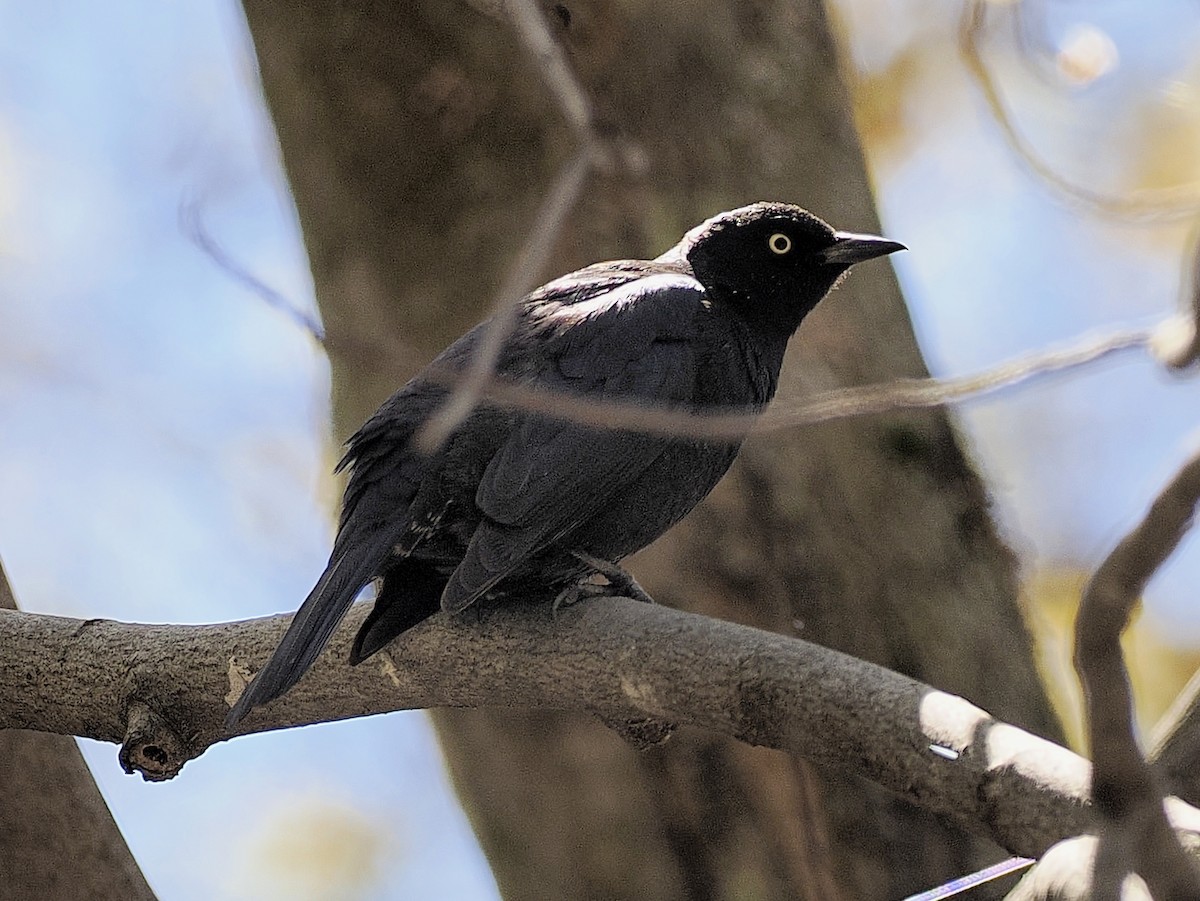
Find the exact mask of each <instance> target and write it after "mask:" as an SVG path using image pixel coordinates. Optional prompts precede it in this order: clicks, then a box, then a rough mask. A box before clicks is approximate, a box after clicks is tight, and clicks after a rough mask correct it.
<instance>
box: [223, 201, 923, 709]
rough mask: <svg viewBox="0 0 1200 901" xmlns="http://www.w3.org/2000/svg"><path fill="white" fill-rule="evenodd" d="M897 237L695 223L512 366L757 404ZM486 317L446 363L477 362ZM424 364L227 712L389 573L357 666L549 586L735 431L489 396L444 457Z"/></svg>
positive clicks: (667, 396) (715, 470)
mask: <svg viewBox="0 0 1200 901" xmlns="http://www.w3.org/2000/svg"><path fill="white" fill-rule="evenodd" d="M899 248H900V245H898V244H894V243H892V242H886V241H883V239H879V238H871V237H869V236H854V235H843V234H841V233H835V232H834V231H833V230H832V229H831V228H830V227H829V226H828V225H826V224H825V223H823V222H821V220H819V219H817V218H816V217H815V216H812V215H811V214H810V213H807V212H805V211H804V210H801V209H799V208H798V207H793V206H788V205H786V204H755V205H754V206H751V207H745V208H742V209H740V210H734V211H732V212H730V213H725V214H722V215H721V216H717V217H715V218H713V219H711V220H709V221H708V222H705V223H703V224H702V225H700V226H698V227H697V228H695V229H693V230H692V231H691V232H689V233H688V234H687V235H685V236H684V238H683V239H682V240H681V241H680V242H679V244H677V245H676V246H675V247H673V248H672V249H671V250H670V251H668V252H667V253H666V254H664V255H663V256H661V257H659V258H658V259H657V260H653V261H628V260H627V261H618V262H613V263H602V264H597V265H595V266H589V267H587V268H585V269H581V270H579V271H578V272H574V273H571V274H569V275H566V276H563V277H562V278H559V279H556V280H555V281H552V282H550V283H549V284H547V285H545V286H544V287H542V288H539V289H538V290H537V291H534V292H533V293H531V294H530V295H529V296H528V297H526V298H525V299H524V300H523V301H522V302H521V304H520V305H519V307H518V310H517V317H518V321H517V323H516V327H515V329H514V330H513V332H512V336H511V338H510V339H509V340H508V342H507V344H506V346H505V348H504V350H503V352H502V354H501V358H500V361H499V364H498V366H497V369H498V372H499V373H500V374H501V375H502V376H504V377H506V378H508V379H514V380H517V381H520V382H524V383H527V384H531V385H535V386H536V387H538V388H539V389H545V390H552V391H556V392H561V393H563V394H566V395H572V396H574V397H576V398H578V399H579V400H580V401H584V402H586V401H587V400H588V399H592V398H604V399H605V400H610V401H611V400H619V401H625V402H630V403H642V404H646V405H653V406H658V407H668V408H670V407H677V408H687V409H694V410H701V411H703V410H716V409H720V410H729V409H739V410H745V411H751V410H758V409H761V408H762V407H763V406H764V405H765V404H766V403H767V402H768V401H769V400H770V399H771V397H772V395H773V394H774V393H775V387H776V384H777V382H778V378H779V368H780V365H781V362H782V360H783V353H784V350H785V348H786V344H787V340H788V338H789V337H790V336H791V334H792V332H793V331H794V330H795V329H796V327H797V326H798V325H799V324H800V321H801V320H802V319H803V318H804V316H805V315H806V314H807V313H808V312H809V310H811V309H812V308H813V307H814V306H815V305H816V304H817V303H818V302H819V301H820V300H821V298H822V297H823V296H824V295H825V294H826V293H827V292H828V291H829V289H830V288H831V287H832V286H833V285H834V283H835V282H836V281H837V279H838V278H839V277H840V276H841V275H842V273H843V272H844V271H845V270H846V269H847V268H848V267H849V266H850V265H851V264H852V263H855V262H858V261H860V260H863V259H868V258H870V257H872V256H878V255H881V254H884V253H890V252H891V251H893V250H896V249H899ZM482 329H483V326H482V325H481V326H477V327H476V328H475V329H473V330H472V331H470V332H468V333H467V334H466V335H464V336H463V337H462V338H460V339H459V340H458V341H456V342H455V343H454V344H452V345H451V346H450V347H448V348H447V349H446V350H445V351H443V353H442V354H441V355H440V356H439V357H438V358H437V360H435V361H434V363H433V364H431V365H432V367H436V370H437V371H439V372H441V373H443V374H444V373H445V372H446V371H447V370H453V369H455V368H462V367H464V366H465V365H466V364H467V362H468V361H469V360H470V359H471V356H472V354H473V353H474V351H475V348H476V347H477V346H478V343H479V340H480V336H481V334H482ZM447 391H448V389H447V386H446V381H445V379H444V378H434V377H432V376H431V375H430V374H428V372H427V373H423V374H421V375H419V376H417V378H415V379H414V380H413V381H411V382H410V383H409V384H407V385H405V386H404V387H403V388H402V389H400V391H398V392H397V393H396V394H395V395H393V396H392V397H391V398H390V399H389V400H388V401H387V402H386V403H385V404H384V405H383V406H382V407H380V409H379V411H378V412H376V413H375V415H374V416H372V417H371V418H370V419H369V420H368V421H367V422H366V423H365V424H364V425H363V427H362V428H361V429H359V431H358V432H357V433H355V435H354V436H353V437H352V438H351V439H350V441H349V448H348V450H347V453H346V456H345V458H344V459H343V460H342V462H341V464H339V467H338V468H339V469H342V468H348V469H349V471H350V478H349V480H348V484H347V486H346V493H345V497H344V501H343V508H342V516H341V521H340V524H339V530H338V537H337V539H336V541H335V543H334V548H333V553H332V554H331V556H330V561H329V565H328V567H327V568H326V570H325V573H324V574H323V575H322V576H321V578H320V580H319V581H318V582H317V585H316V587H314V588H313V590H312V592H311V593H310V594H309V596H308V598H307V599H306V600H305V602H304V604H303V605H302V606H301V607H300V610H299V611H298V612H297V614H296V618H295V620H294V621H293V622H292V625H291V627H290V628H289V629H288V631H287V634H286V635H285V636H284V638H283V640H282V642H281V643H280V645H279V647H278V649H277V650H276V651H275V653H274V655H273V656H272V658H271V659H270V661H268V663H267V665H266V666H265V667H264V668H263V670H262V671H261V672H260V673H259V674H258V676H257V677H256V678H255V680H254V681H253V683H252V684H251V685H250V686H249V688H248V689H247V691H246V692H245V693H244V694H243V696H242V697H241V698H240V699H239V700H238V702H237V704H236V705H235V706H234V708H233V710H232V711H231V712H230V715H229V720H228V722H229V724H230V725H233V724H234V723H236V722H237V721H238V720H239V719H240V718H241V717H242V716H244V715H245V713H246V712H247V711H249V710H250V709H251V708H252V707H254V706H256V705H258V704H262V703H265V702H267V701H269V700H271V699H273V698H276V697H278V696H279V695H280V694H282V693H283V692H284V691H286V690H287V689H288V688H290V687H291V686H292V685H294V684H295V682H296V681H297V680H298V679H299V678H300V676H301V675H303V673H304V672H305V670H307V668H308V667H309V666H310V665H311V664H312V662H313V660H314V659H315V658H316V656H317V655H318V654H319V653H320V651H321V649H322V648H323V647H324V646H325V644H326V642H327V641H328V640H329V637H330V636H331V635H332V633H333V630H334V628H335V627H336V625H337V623H338V622H339V621H340V619H341V618H342V616H343V615H344V613H345V611H346V610H347V609H348V607H349V605H350V604H351V603H352V602H353V600H354V598H355V596H357V594H358V593H359V592H360V591H361V590H362V588H363V587H364V586H366V585H367V584H368V583H369V582H371V581H372V580H374V579H377V578H382V582H381V585H380V587H379V591H378V595H377V597H376V600H375V607H374V609H373V611H372V613H371V614H370V616H369V617H368V618H367V620H366V622H365V623H364V625H363V627H362V628H361V630H360V632H359V634H358V637H357V639H356V640H355V643H354V647H353V650H352V652H351V662H353V663H357V662H359V661H361V660H363V659H365V658H367V657H369V656H370V655H371V654H373V653H375V652H376V651H378V650H379V649H380V648H382V647H383V646H384V645H385V644H387V642H388V641H390V640H391V639H392V638H394V637H395V636H396V635H398V634H400V633H401V632H403V631H405V630H406V629H408V628H411V627H412V626H413V625H415V624H417V623H418V622H420V621H421V620H423V619H425V618H426V617H428V616H430V615H432V614H433V613H435V612H436V611H437V610H438V609H439V607H440V608H441V609H443V610H446V611H448V612H451V613H457V612H459V611H461V610H464V609H466V608H467V607H469V606H471V605H472V604H475V603H477V602H478V601H479V600H480V599H481V598H484V597H503V596H504V595H505V594H508V593H512V592H522V593H528V592H533V591H541V592H544V593H545V594H546V596H547V597H548V598H549V597H553V596H554V594H555V593H557V592H558V591H561V590H562V589H563V588H564V587H568V586H570V585H572V584H573V583H575V582H577V581H578V580H579V579H580V578H582V577H585V576H587V575H588V574H589V572H590V571H589V569H588V567H587V566H585V565H584V564H583V563H581V562H580V560H579V558H578V557H577V556H575V554H574V553H573V552H576V551H578V552H583V553H585V554H588V555H591V556H593V557H596V558H600V559H602V560H607V561H612V562H614V563H615V562H617V561H619V560H621V558H623V557H625V556H626V555H628V554H630V553H633V552H634V551H636V550H639V549H640V548H642V547H645V546H646V545H647V544H649V543H650V542H652V541H653V540H654V539H655V538H657V537H658V536H659V535H661V534H662V533H663V532H664V531H666V529H668V528H669V527H670V526H671V525H673V524H674V523H676V522H678V521H679V519H681V518H682V517H683V516H684V515H686V514H687V512H688V511H689V510H691V509H692V508H693V507H694V506H695V505H696V504H697V503H698V502H699V501H700V500H701V499H702V498H703V497H704V496H705V495H706V494H707V493H708V492H709V491H710V490H711V489H712V487H713V486H714V485H715V484H716V483H717V481H718V480H719V479H720V478H721V476H722V475H723V474H724V473H725V471H726V470H727V469H728V468H729V465H730V464H731V463H732V462H733V459H734V457H735V456H736V454H737V450H738V444H739V442H737V441H728V440H726V441H700V440H696V439H690V438H682V437H668V436H664V435H657V434H647V433H642V432H636V431H627V430H611V429H602V428H596V427H591V426H586V425H581V424H579V423H577V422H574V421H571V420H567V419H558V418H554V417H548V416H544V415H540V414H535V413H531V412H526V411H521V410H515V409H498V408H494V407H490V406H481V407H479V408H477V409H476V410H475V411H474V412H473V413H472V414H471V415H470V416H469V417H468V418H467V419H466V421H465V422H463V423H462V424H461V425H460V426H458V427H457V428H456V429H455V430H454V431H453V433H452V434H451V435H450V436H449V438H448V440H447V441H446V443H445V446H444V447H443V448H442V449H441V450H440V451H439V452H438V453H436V454H434V455H432V456H428V457H426V456H422V455H420V454H418V453H417V452H416V451H415V450H414V449H413V447H412V446H411V439H412V436H413V434H414V433H415V432H416V430H417V429H418V428H419V427H420V425H421V423H423V422H424V421H425V420H426V419H427V418H428V417H429V415H430V414H431V413H433V412H434V411H435V410H437V409H438V406H439V404H440V403H441V402H442V401H444V399H445V397H446V394H447Z"/></svg>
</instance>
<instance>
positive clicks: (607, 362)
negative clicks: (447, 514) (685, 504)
mask: <svg viewBox="0 0 1200 901" xmlns="http://www.w3.org/2000/svg"><path fill="white" fill-rule="evenodd" d="M704 300H705V299H704V294H703V290H702V289H701V288H700V287H699V285H698V284H696V283H695V282H694V281H693V280H691V279H688V278H686V277H684V276H680V275H662V276H651V277H649V278H642V279H639V280H637V281H633V282H630V283H629V284H627V285H624V286H622V287H620V288H618V289H616V290H612V291H608V292H606V293H605V294H604V295H603V296H601V297H597V298H592V299H589V300H586V301H583V302H580V303H575V304H572V305H570V306H567V307H563V308H562V309H561V310H559V311H557V313H555V314H554V315H556V316H557V317H559V318H560V319H561V320H562V321H561V322H550V323H549V324H548V326H547V328H548V332H547V333H544V334H542V335H541V336H540V343H539V347H541V348H542V349H543V352H544V354H545V361H546V365H545V367H544V369H543V371H542V372H541V373H539V375H538V376H537V378H536V383H537V386H538V387H539V388H548V389H553V390H560V391H564V392H570V393H572V394H576V395H577V396H578V397H579V400H580V402H581V403H582V404H586V403H587V401H588V400H589V399H596V398H600V397H603V398H604V399H606V400H626V401H629V402H634V403H636V402H641V403H645V404H655V405H671V404H676V405H678V404H680V403H686V402H688V401H692V400H694V394H695V385H696V379H697V370H698V367H699V365H700V359H699V356H698V353H697V348H696V345H695V338H696V335H697V330H698V326H699V318H700V317H702V316H703V315H704V310H705V309H706V307H705V305H704ZM550 318H553V317H550ZM670 443H671V439H670V438H668V437H666V436H662V435H653V434H646V433H641V432H634V431H627V430H616V429H608V428H604V427H601V426H587V425H583V424H580V423H577V422H573V421H570V420H566V419H556V418H550V417H546V416H540V415H524V416H522V417H521V420H520V422H519V424H518V426H517V427H516V428H515V429H514V430H513V431H512V433H511V434H510V435H509V437H508V438H507V440H506V441H505V442H504V443H503V444H502V445H501V446H500V449H499V450H498V451H497V453H496V454H495V456H494V457H493V458H492V459H491V461H490V462H489V464H488V466H487V468H486V470H485V471H484V473H483V478H482V479H481V481H480V484H479V488H478V490H477V492H476V495H475V503H476V506H477V507H478V508H479V510H480V512H481V513H482V514H483V515H484V520H483V522H482V523H481V524H480V526H479V527H478V528H477V529H476V530H475V533H474V535H473V536H472V538H471V541H470V543H469V545H468V547H467V551H466V554H465V555H464V557H463V560H462V561H461V563H460V564H459V565H458V567H457V569H456V570H455V572H454V574H453V575H452V576H451V578H450V581H449V583H448V584H447V586H446V589H445V592H444V593H443V595H442V606H443V608H444V609H446V610H449V611H452V612H455V611H459V610H462V609H464V608H466V607H467V606H469V605H470V604H472V603H473V602H474V601H476V600H477V599H478V598H479V597H481V596H482V595H483V594H484V593H485V592H487V590H488V589H489V588H491V587H492V586H493V585H495V584H496V583H497V582H499V581H500V580H501V579H503V578H504V577H505V576H506V575H508V574H509V573H511V572H513V571H514V570H515V569H517V568H518V567H519V566H520V565H521V564H522V563H523V562H524V561H525V560H527V559H528V557H529V556H530V555H531V554H535V553H537V552H538V551H539V550H541V549H543V548H545V547H547V546H549V545H551V544H553V543H554V542H555V541H557V540H558V539H560V538H561V537H562V536H564V535H566V534H567V533H569V532H570V531H572V530H573V529H575V528H576V527H577V526H579V525H581V524H582V523H585V522H586V521H587V520H588V519H590V518H591V517H592V516H594V515H595V513H596V512H597V511H598V510H600V509H602V508H603V506H604V505H605V504H606V503H607V502H609V501H610V500H611V499H612V498H613V497H614V496H615V495H617V494H619V493H620V492H621V491H622V490H623V489H625V488H626V487H627V486H629V485H630V484H631V483H632V482H634V481H635V480H636V479H637V478H638V477H639V476H640V475H641V474H642V472H644V471H645V470H646V469H647V467H649V466H650V465H651V464H652V463H653V462H654V461H655V460H656V459H657V458H658V457H659V456H660V455H661V454H662V453H663V452H664V451H665V450H666V449H667V448H668V447H669V445H670Z"/></svg>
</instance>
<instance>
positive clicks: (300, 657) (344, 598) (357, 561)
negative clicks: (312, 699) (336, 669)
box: [225, 530, 395, 730]
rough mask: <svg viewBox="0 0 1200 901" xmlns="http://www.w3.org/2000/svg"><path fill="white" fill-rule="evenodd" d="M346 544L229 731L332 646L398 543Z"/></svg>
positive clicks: (240, 704) (386, 535)
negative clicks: (340, 627) (356, 602)
mask: <svg viewBox="0 0 1200 901" xmlns="http://www.w3.org/2000/svg"><path fill="white" fill-rule="evenodd" d="M346 538H347V536H339V541H338V545H341V552H340V553H339V549H338V548H337V547H335V548H334V553H333V556H332V557H331V558H330V560H329V565H328V566H326V567H325V572H323V573H322V574H321V578H320V579H318V580H317V584H316V585H315V586H313V590H312V591H310V592H309V594H308V597H307V598H305V600H304V603H303V604H301V605H300V609H299V610H297V611H296V616H295V618H293V619H292V624H291V625H290V626H288V630H287V632H286V633H285V634H284V636H283V640H281V641H280V642H279V646H278V647H277V648H276V649H275V653H274V654H272V655H271V659H270V660H268V661H267V665H266V666H264V667H263V668H262V669H261V670H259V672H258V674H257V675H256V676H255V677H254V680H253V681H252V682H251V683H250V684H249V685H248V686H247V687H246V690H245V691H243V692H242V696H241V697H240V698H238V699H237V703H235V704H234V705H233V707H232V708H231V709H230V711H229V715H228V716H227V717H225V728H226V729H227V730H230V729H232V728H233V727H234V726H236V725H237V723H238V722H239V721H240V720H241V719H242V717H244V716H245V715H246V714H247V713H249V712H250V711H251V710H252V709H253V708H255V707H257V706H259V705H260V704H266V703H267V702H268V701H273V700H275V698H277V697H279V696H280V695H282V694H283V693H284V692H285V691H287V690H288V689H289V688H291V687H292V686H293V685H295V684H296V683H297V682H298V681H299V680H300V677H301V676H303V675H304V673H305V672H306V671H307V670H308V668H309V667H310V666H312V664H313V661H315V660H316V659H317V657H318V656H319V655H320V653H321V651H322V650H323V649H324V648H325V645H326V644H327V643H328V642H329V639H330V636H332V635H333V631H334V629H336V628H337V625H338V623H339V622H341V620H342V617H343V616H345V615H346V611H347V610H348V609H349V608H350V605H351V604H352V603H353V602H354V598H355V597H356V596H357V595H358V593H359V592H360V591H362V589H363V587H364V586H365V585H366V584H367V583H368V582H370V581H371V579H373V578H374V577H375V576H376V575H377V574H378V573H379V571H380V569H382V567H383V563H384V561H385V560H386V559H387V557H388V555H389V554H390V553H391V549H392V545H393V543H394V540H395V536H394V535H393V534H392V533H391V531H390V530H388V531H384V532H383V533H381V534H378V535H375V536H371V537H370V538H367V539H366V540H364V538H363V536H355V540H349V541H347V540H344V539H346Z"/></svg>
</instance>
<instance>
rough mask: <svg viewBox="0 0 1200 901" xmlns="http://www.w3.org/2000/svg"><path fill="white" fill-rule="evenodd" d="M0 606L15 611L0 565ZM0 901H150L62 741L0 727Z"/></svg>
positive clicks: (70, 745) (87, 778) (94, 791)
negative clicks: (81, 900)
mask: <svg viewBox="0 0 1200 901" xmlns="http://www.w3.org/2000/svg"><path fill="white" fill-rule="evenodd" d="M0 608H4V609H8V610H16V609H17V602H16V599H15V598H14V597H13V594H12V591H11V590H10V588H9V584H8V579H7V577H6V576H5V574H4V569H3V567H0ZM0 897H3V898H5V899H6V901H75V899H78V898H88V899H93V901H104V899H108V898H111V899H113V901H154V892H152V891H151V890H150V886H149V885H147V884H146V880H145V877H143V876H142V871H141V870H140V869H138V865H137V862H136V861H134V859H133V855H132V854H130V853H129V847H128V846H127V845H126V844H125V839H124V838H123V837H122V836H121V832H120V830H119V829H117V824H116V822H115V821H114V820H113V818H112V814H111V813H109V811H108V805H106V804H105V803H104V799H103V798H102V797H101V796H100V790H99V789H98V788H97V787H96V781H95V780H94V779H93V778H92V774H91V771H90V770H88V768H87V764H86V763H84V760H83V755H82V754H81V753H80V752H79V746H78V745H77V744H76V743H75V739H73V738H71V737H70V736H68V735H49V734H47V733H44V732H28V731H25V730H23V729H0Z"/></svg>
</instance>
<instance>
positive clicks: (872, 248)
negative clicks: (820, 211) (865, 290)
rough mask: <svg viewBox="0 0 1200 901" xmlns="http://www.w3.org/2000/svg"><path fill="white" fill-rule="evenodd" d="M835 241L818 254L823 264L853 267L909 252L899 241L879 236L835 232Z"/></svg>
mask: <svg viewBox="0 0 1200 901" xmlns="http://www.w3.org/2000/svg"><path fill="white" fill-rule="evenodd" d="M833 239H834V242H833V244H832V245H830V246H829V247H826V248H825V249H824V250H821V251H818V252H817V258H818V259H819V260H820V261H821V262H822V263H832V264H833V265H835V266H853V265H854V264H855V263H861V262H862V261H863V260H873V259H875V257H882V256H886V255H887V254H889V253H895V252H896V251H897V250H908V248H907V247H905V246H904V245H903V244H901V243H900V242H899V241H889V240H888V239H887V238H880V237H878V236H877V235H856V234H853V233H851V232H834V235H833Z"/></svg>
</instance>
